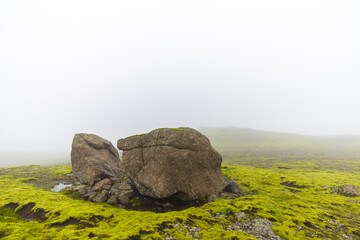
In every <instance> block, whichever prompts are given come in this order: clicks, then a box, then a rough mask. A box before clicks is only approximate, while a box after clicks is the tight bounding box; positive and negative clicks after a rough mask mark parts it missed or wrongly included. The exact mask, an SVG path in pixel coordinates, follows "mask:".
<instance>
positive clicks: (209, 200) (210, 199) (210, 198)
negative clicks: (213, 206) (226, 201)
mask: <svg viewBox="0 0 360 240" xmlns="http://www.w3.org/2000/svg"><path fill="white" fill-rule="evenodd" d="M217 197H218V196H217V195H215V194H213V195H210V196H208V197H207V198H206V202H215V200H216V198H217Z"/></svg>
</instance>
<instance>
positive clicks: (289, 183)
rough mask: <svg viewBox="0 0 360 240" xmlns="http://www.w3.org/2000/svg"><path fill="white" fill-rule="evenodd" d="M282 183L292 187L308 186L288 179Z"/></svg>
mask: <svg viewBox="0 0 360 240" xmlns="http://www.w3.org/2000/svg"><path fill="white" fill-rule="evenodd" d="M280 184H281V185H283V186H286V187H292V188H306V186H304V185H297V184H296V181H286V182H282V183H280Z"/></svg>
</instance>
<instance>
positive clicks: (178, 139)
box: [117, 128, 222, 200]
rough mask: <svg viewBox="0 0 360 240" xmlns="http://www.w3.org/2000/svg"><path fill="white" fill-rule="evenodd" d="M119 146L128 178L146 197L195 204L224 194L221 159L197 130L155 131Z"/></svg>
mask: <svg viewBox="0 0 360 240" xmlns="http://www.w3.org/2000/svg"><path fill="white" fill-rule="evenodd" d="M117 146H118V148H119V149H120V150H123V164H124V168H125V171H126V174H127V175H128V177H129V178H130V179H131V180H132V182H133V183H134V184H135V186H136V188H137V189H138V191H139V192H140V193H141V194H143V195H146V196H150V197H153V198H166V197H174V198H178V199H181V200H195V199H200V198H203V197H208V196H211V195H214V194H215V195H216V194H218V193H219V192H221V190H222V175H221V162H222V158H221V155H220V154H219V153H218V152H216V151H215V149H214V148H213V147H212V146H211V144H210V141H209V140H208V139H207V138H206V137H205V136H204V135H203V134H201V133H200V132H198V131H196V130H194V129H191V128H176V129H172V128H163V129H156V130H153V131H151V132H150V133H148V134H142V135H136V136H131V137H127V138H125V139H120V140H118V142H117Z"/></svg>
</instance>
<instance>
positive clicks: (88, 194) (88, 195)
mask: <svg viewBox="0 0 360 240" xmlns="http://www.w3.org/2000/svg"><path fill="white" fill-rule="evenodd" d="M96 194H97V192H95V191H89V192H87V193H86V194H85V195H84V197H90V196H92V195H96Z"/></svg>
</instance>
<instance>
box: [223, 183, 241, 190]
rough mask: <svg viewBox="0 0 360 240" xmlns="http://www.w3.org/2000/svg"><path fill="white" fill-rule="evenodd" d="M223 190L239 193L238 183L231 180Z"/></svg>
mask: <svg viewBox="0 0 360 240" xmlns="http://www.w3.org/2000/svg"><path fill="white" fill-rule="evenodd" d="M224 191H225V192H229V193H240V187H239V184H238V183H237V182H235V181H231V182H230V183H229V184H228V185H227V186H226V187H225V188H224Z"/></svg>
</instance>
